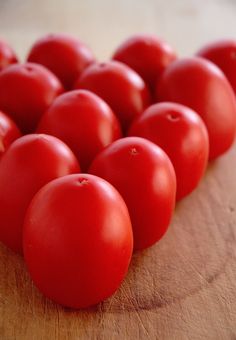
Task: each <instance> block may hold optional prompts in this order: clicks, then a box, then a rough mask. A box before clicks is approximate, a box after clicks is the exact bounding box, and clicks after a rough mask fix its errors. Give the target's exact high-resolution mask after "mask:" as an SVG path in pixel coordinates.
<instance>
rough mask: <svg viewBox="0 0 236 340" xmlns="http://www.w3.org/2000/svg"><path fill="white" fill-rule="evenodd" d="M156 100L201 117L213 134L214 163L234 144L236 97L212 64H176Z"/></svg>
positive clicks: (198, 60)
mask: <svg viewBox="0 0 236 340" xmlns="http://www.w3.org/2000/svg"><path fill="white" fill-rule="evenodd" d="M156 96H157V100H158V101H172V102H177V103H180V104H183V105H186V106H189V107H190V108H192V109H193V110H194V111H196V112H197V113H198V114H199V115H200V116H201V118H202V119H203V121H204V123H205V124H206V127H207V130H208V134H209V142H210V153H209V159H210V160H212V159H215V158H217V157H219V156H220V155H222V154H223V153H224V152H226V151H227V150H228V149H229V148H230V147H231V145H232V144H233V142H234V138H235V131H236V100H235V96H234V93H233V91H232V88H231V86H230V84H229V82H228V81H227V79H226V77H225V76H224V74H223V73H222V72H221V70H220V69H219V68H218V67H217V66H215V65H214V64H213V63H211V62H210V61H207V60H205V59H203V58H197V57H195V58H194V57H193V58H185V59H182V60H177V61H174V62H173V63H172V64H171V65H170V66H169V67H168V68H167V69H166V70H165V71H164V73H163V74H162V77H161V79H160V81H159V83H158V85H157V88H156ZM222 108H223V109H222Z"/></svg>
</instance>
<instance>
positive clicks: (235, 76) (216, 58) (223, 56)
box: [197, 39, 236, 94]
mask: <svg viewBox="0 0 236 340" xmlns="http://www.w3.org/2000/svg"><path fill="white" fill-rule="evenodd" d="M197 55H198V56H199V57H202V58H206V59H208V60H210V61H212V62H213V63H214V64H216V65H217V66H218V67H219V68H220V69H221V70H222V71H223V72H224V74H225V75H226V78H227V79H228V81H229V82H230V84H231V86H232V88H233V90H234V93H235V94H236V40H229V39H228V40H219V41H215V42H212V43H210V44H207V45H206V46H204V47H203V48H201V49H200V51H198V53H197Z"/></svg>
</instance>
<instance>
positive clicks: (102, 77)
mask: <svg viewBox="0 0 236 340" xmlns="http://www.w3.org/2000/svg"><path fill="white" fill-rule="evenodd" d="M75 88H81V89H87V90H90V91H92V92H94V93H96V94H97V95H98V96H100V97H101V98H102V99H104V100H105V101H106V102H107V103H108V105H109V106H110V107H111V108H112V110H113V112H114V113H115V114H116V115H117V117H118V119H119V120H120V123H121V126H122V128H123V130H124V131H126V130H127V129H128V127H129V125H130V124H131V122H132V121H133V120H134V118H136V117H137V116H139V115H140V114H141V113H142V112H143V110H144V109H145V108H146V107H147V106H148V105H149V103H150V95H149V92H148V90H147V87H146V85H145V83H144V81H143V80H142V78H141V77H140V76H139V75H138V74H137V73H136V72H135V71H133V70H132V69H131V68H129V67H128V66H127V65H124V64H122V63H120V62H118V61H108V62H106V63H96V64H93V65H91V66H89V67H88V68H87V69H86V70H85V71H84V72H83V73H82V75H81V77H80V78H79V79H78V81H77V82H76V83H75Z"/></svg>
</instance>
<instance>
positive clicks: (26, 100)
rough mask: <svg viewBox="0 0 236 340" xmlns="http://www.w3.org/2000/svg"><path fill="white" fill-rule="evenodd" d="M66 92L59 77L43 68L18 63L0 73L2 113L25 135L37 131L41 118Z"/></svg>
mask: <svg viewBox="0 0 236 340" xmlns="http://www.w3.org/2000/svg"><path fill="white" fill-rule="evenodd" d="M62 92H63V88H62V85H61V83H60V81H59V80H58V78H57V77H56V76H55V75H54V74H53V73H52V72H51V71H49V70H47V69H46V68H45V67H44V66H41V65H37V64H33V63H25V64H15V65H11V66H9V67H7V68H6V69H5V70H3V71H2V72H1V73H0V110H2V111H4V112H5V113H7V114H8V115H9V116H10V117H11V118H12V119H13V120H14V121H15V122H16V124H17V125H18V127H19V128H20V129H21V131H22V132H23V133H30V132H33V131H34V130H35V128H36V126H37V124H38V121H39V119H40V117H41V115H42V114H43V113H44V111H45V110H46V109H47V108H48V107H49V105H51V103H52V102H53V100H54V99H55V98H56V97H57V96H58V95H59V94H61V93H62Z"/></svg>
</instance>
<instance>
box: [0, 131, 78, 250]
mask: <svg viewBox="0 0 236 340" xmlns="http://www.w3.org/2000/svg"><path fill="white" fill-rule="evenodd" d="M79 170H80V168H79V164H78V162H77V160H76V158H75V156H74V154H73V153H72V151H71V150H70V149H69V148H68V146H67V145H66V144H64V143H63V142H62V141H60V140H59V139H58V138H56V137H53V136H47V135H43V134H41V135H40V134H33V135H27V136H23V137H20V138H18V139H17V140H16V141H14V142H13V143H12V144H11V145H10V147H9V148H8V149H7V150H6V152H5V153H4V154H3V155H2V158H1V162H0V220H1V224H0V240H1V241H2V242H3V243H4V244H5V245H6V246H8V247H9V248H11V249H12V250H13V251H15V252H18V253H22V227H23V221H24V217H25V212H26V209H27V207H28V205H29V203H30V201H31V200H32V198H33V196H34V195H35V194H36V192H37V191H38V190H39V189H40V188H41V187H42V186H43V185H45V184H46V183H48V182H50V181H51V180H53V179H55V178H57V177H61V176H65V175H67V174H71V173H75V172H79Z"/></svg>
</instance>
